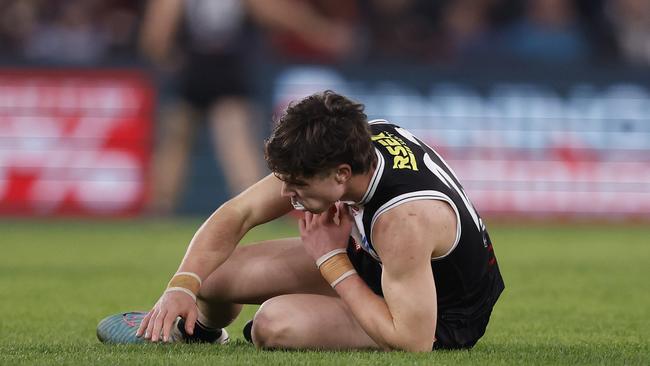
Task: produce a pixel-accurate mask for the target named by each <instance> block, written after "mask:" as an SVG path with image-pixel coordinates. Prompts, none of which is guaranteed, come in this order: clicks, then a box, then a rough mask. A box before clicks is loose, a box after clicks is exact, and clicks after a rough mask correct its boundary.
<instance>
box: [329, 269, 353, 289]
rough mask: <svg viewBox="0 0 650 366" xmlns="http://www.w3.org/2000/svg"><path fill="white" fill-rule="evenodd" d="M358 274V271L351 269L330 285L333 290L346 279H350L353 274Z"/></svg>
mask: <svg viewBox="0 0 650 366" xmlns="http://www.w3.org/2000/svg"><path fill="white" fill-rule="evenodd" d="M356 273H357V271H355V270H354V269H351V270H349V271H347V272H345V273H344V274H342V275H341V277H339V278H337V279H336V281H334V282H332V283H330V286H332V288H334V287H336V285H338V284H339V283H340V282H341V281H343V280H344V279H346V278H348V277H350V276H352V275H353V274H356Z"/></svg>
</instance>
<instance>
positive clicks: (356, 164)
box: [264, 90, 376, 180]
mask: <svg viewBox="0 0 650 366" xmlns="http://www.w3.org/2000/svg"><path fill="white" fill-rule="evenodd" d="M363 110H364V106H363V104H360V103H356V102H354V101H352V100H350V99H348V98H346V97H344V96H342V95H340V94H336V93H335V92H333V91H331V90H326V91H324V92H321V93H316V94H312V95H310V96H308V97H306V98H304V99H302V100H300V101H299V102H297V103H295V104H293V103H292V104H290V105H289V107H288V108H287V110H286V112H285V113H284V115H283V116H282V117H281V118H280V119H279V120H278V121H277V122H276V125H275V127H274V128H273V132H272V133H271V136H270V137H269V138H268V139H267V140H266V144H265V146H264V152H265V158H266V162H267V164H268V166H269V169H271V171H272V172H274V173H275V174H279V175H282V176H284V179H291V180H296V179H300V178H311V177H314V176H317V175H318V176H322V175H326V174H328V173H329V172H330V171H331V169H333V168H335V167H337V166H338V165H339V164H349V165H350V167H351V168H352V174H363V173H366V172H368V171H369V170H370V168H371V167H372V164H373V163H374V161H375V159H376V157H375V152H374V148H373V145H372V143H371V141H370V136H371V132H370V127H369V125H368V117H367V116H366V114H365V113H364V112H363Z"/></svg>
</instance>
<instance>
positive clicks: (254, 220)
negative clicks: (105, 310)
mask: <svg viewBox="0 0 650 366" xmlns="http://www.w3.org/2000/svg"><path fill="white" fill-rule="evenodd" d="M281 188H282V182H281V181H280V180H279V179H278V178H276V177H275V176H274V175H272V174H271V175H268V176H267V177H265V178H263V179H261V180H260V181H259V182H257V183H256V184H254V185H253V186H251V187H250V188H248V189H247V190H246V191H244V192H242V193H241V194H239V195H238V196H236V197H235V198H233V199H231V200H229V201H228V202H226V203H224V204H223V205H222V206H221V207H219V209H217V210H216V211H215V212H214V213H213V214H212V215H210V217H209V218H208V219H207V220H206V221H205V222H204V223H203V225H201V227H200V228H199V229H198V230H197V232H196V234H194V237H193V238H192V240H191V242H190V245H189V247H188V249H187V252H186V253H185V257H184V258H183V261H182V262H181V265H180V266H179V268H178V272H192V273H195V274H197V275H198V276H199V277H200V278H201V279H205V278H206V277H208V275H210V273H212V272H213V271H214V270H215V269H217V268H218V267H219V266H220V265H221V264H223V262H225V261H226V259H228V257H230V255H231V254H232V252H233V251H234V250H235V247H236V246H237V243H239V241H240V240H241V239H242V237H243V236H244V235H245V234H246V233H247V232H248V231H249V230H250V229H251V228H253V227H255V226H257V225H260V224H263V223H265V222H268V221H271V220H273V219H275V218H278V217H280V216H282V215H284V214H286V213H288V212H289V211H291V209H292V206H291V202H290V200H289V199H288V198H287V197H282V196H281V194H280V192H281ZM178 316H181V317H183V318H185V319H186V320H187V321H186V331H187V332H188V333H190V334H192V333H193V330H194V323H195V321H196V318H197V316H198V313H197V308H196V303H195V301H194V299H193V298H192V297H191V296H190V295H188V294H186V293H183V292H164V293H163V294H162V296H161V297H160V299H159V300H158V302H157V303H156V304H155V305H154V307H153V309H151V311H150V312H149V314H147V316H146V317H145V318H144V319H143V321H142V323H141V324H140V328H139V329H138V331H137V335H138V336H142V335H143V334H144V336H145V338H146V339H151V341H154V342H156V341H158V339H159V335H160V333H161V330H162V334H163V340H166V339H167V338H168V337H169V333H170V329H171V326H172V325H173V323H174V321H175V320H176V317H178Z"/></svg>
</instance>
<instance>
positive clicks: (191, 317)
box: [185, 306, 199, 335]
mask: <svg viewBox="0 0 650 366" xmlns="http://www.w3.org/2000/svg"><path fill="white" fill-rule="evenodd" d="M198 318H199V312H198V311H197V310H196V306H194V307H193V308H192V310H190V311H189V312H188V313H187V318H186V319H185V331H186V332H187V334H189V335H193V334H194V324H196V320H197V319H198Z"/></svg>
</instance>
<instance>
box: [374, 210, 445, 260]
mask: <svg viewBox="0 0 650 366" xmlns="http://www.w3.org/2000/svg"><path fill="white" fill-rule="evenodd" d="M456 227H457V218H456V213H455V212H454V210H453V208H452V207H451V206H450V205H449V204H448V203H447V202H444V201H440V200H417V201H411V202H407V203H403V204H401V205H399V206H397V207H395V208H392V209H390V210H388V211H386V212H385V213H383V214H382V215H380V216H379V217H378V218H377V221H376V222H375V224H374V225H373V229H372V238H371V240H372V243H373V246H374V247H375V249H376V250H377V252H378V254H379V256H380V257H382V259H384V257H386V256H387V257H394V256H399V255H400V253H404V252H410V253H423V254H424V253H426V254H430V256H431V257H437V256H440V255H443V254H445V253H447V252H448V251H449V250H450V249H451V248H452V246H453V245H454V243H455V241H456Z"/></svg>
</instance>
